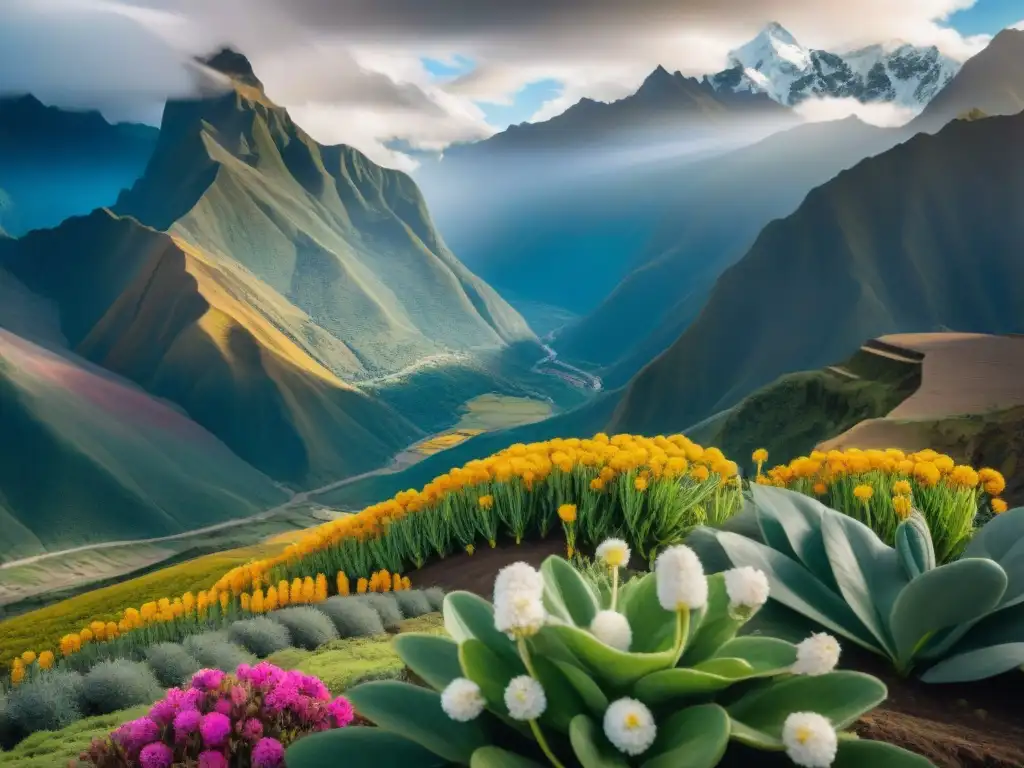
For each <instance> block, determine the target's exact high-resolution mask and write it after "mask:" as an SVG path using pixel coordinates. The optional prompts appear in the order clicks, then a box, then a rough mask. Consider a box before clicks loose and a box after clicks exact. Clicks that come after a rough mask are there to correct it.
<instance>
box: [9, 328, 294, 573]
mask: <svg viewBox="0 0 1024 768" xmlns="http://www.w3.org/2000/svg"><path fill="white" fill-rule="evenodd" d="M0 402H3V408H0V430H2V432H3V435H4V441H5V443H6V444H8V445H11V446H14V450H10V451H5V452H4V454H3V461H0V529H2V530H3V536H2V537H0V562H5V561H8V560H12V559H19V558H23V557H31V556H33V555H38V554H42V553H44V552H46V551H55V550H60V549H64V548H68V547H75V546H81V545H84V544H90V543H96V542H103V541H123V540H127V539H133V538H153V537H159V536H167V535H173V534H175V533H181V532H183V531H188V530H194V529H196V528H201V527H205V526H209V525H215V524H217V523H221V522H225V521H228V520H231V519H234V518H240V517H248V516H251V515H255V514H257V513H258V512H261V511H263V510H264V509H266V508H267V507H271V506H274V505H275V504H280V503H282V502H283V501H285V499H286V498H287V494H285V493H284V492H283V491H282V490H281V489H279V488H277V487H276V486H275V485H274V484H273V483H272V482H271V480H270V478H268V477H267V476H266V475H263V474H261V473H259V472H257V471H256V470H254V469H253V468H252V467H251V466H249V465H248V464H246V463H245V462H243V461H242V460H241V459H239V458H238V457H237V456H236V455H234V454H233V453H232V452H231V451H230V450H229V449H228V448H227V447H226V446H225V445H224V444H223V443H221V442H220V441H219V440H217V439H216V438H214V437H213V436H212V435H211V434H210V433H209V432H207V431H206V430H204V429H202V428H201V427H199V426H197V425H196V424H195V423H194V422H192V421H190V420H189V419H188V418H187V417H186V416H185V415H184V414H182V413H181V412H180V411H178V410H175V409H174V408H172V407H170V406H169V405H168V404H167V403H164V402H161V401H160V400H158V399H156V398H154V397H152V396H151V395H149V394H147V393H146V392H144V391H142V390H141V389H139V388H138V387H136V386H134V385H133V384H131V383H130V382H128V381H126V380H124V379H122V378H120V377H117V376H114V375H111V374H110V373H109V372H107V371H104V370H103V369H101V368H98V367H96V366H93V365H90V364H89V363H87V362H86V361H84V360H82V359H81V358H78V357H77V356H75V355H72V354H70V353H67V352H58V351H55V350H52V349H47V348H46V347H44V346H40V345H37V344H33V343H31V342H29V341H26V340H24V339H22V338H20V337H18V336H15V335H13V334H12V333H10V332H8V331H5V330H3V329H0Z"/></svg>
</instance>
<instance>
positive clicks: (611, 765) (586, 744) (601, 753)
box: [569, 715, 629, 768]
mask: <svg viewBox="0 0 1024 768" xmlns="http://www.w3.org/2000/svg"><path fill="white" fill-rule="evenodd" d="M569 741H570V743H571V744H572V751H573V752H574V753H575V755H576V759H577V760H579V761H580V765H581V766H582V768H629V763H628V762H626V757H625V755H623V754H622V753H621V752H619V751H618V750H616V749H615V747H613V746H612V745H611V744H609V743H608V739H606V738H605V737H604V734H603V733H602V732H601V729H600V728H599V727H598V726H597V723H595V722H594V721H593V720H591V719H590V718H589V717H587V716H586V715H579V716H577V717H574V718H573V721H572V725H570V726H569Z"/></svg>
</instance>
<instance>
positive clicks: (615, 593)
mask: <svg viewBox="0 0 1024 768" xmlns="http://www.w3.org/2000/svg"><path fill="white" fill-rule="evenodd" d="M618 602H619V569H618V568H617V567H613V568H612V610H613V611H614V610H615V606H616V605H617V604H618Z"/></svg>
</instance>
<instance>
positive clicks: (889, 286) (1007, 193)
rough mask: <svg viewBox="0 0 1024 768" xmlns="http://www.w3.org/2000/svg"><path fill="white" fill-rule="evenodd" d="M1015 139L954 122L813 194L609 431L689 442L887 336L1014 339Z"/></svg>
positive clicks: (1019, 225)
mask: <svg viewBox="0 0 1024 768" xmlns="http://www.w3.org/2000/svg"><path fill="white" fill-rule="evenodd" d="M1022 126H1024V116H1014V117H993V118H988V119H985V120H977V121H973V122H963V121H957V122H955V123H953V124H951V125H949V126H948V127H947V128H945V129H944V130H943V131H942V132H940V133H939V134H937V135H935V136H925V135H922V136H918V137H916V138H914V139H912V140H911V141H909V142H907V143H906V144H903V145H900V146H898V147H896V148H894V149H892V150H889V151H888V152H886V153H885V154H883V155H880V156H878V157H875V158H871V159H869V160H865V161H864V162H862V163H860V164H859V165H857V166H856V167H855V168H853V169H851V170H849V171H845V172H843V173H841V174H840V175H839V176H838V177H836V178H835V179H834V180H833V181H831V182H829V183H827V184H825V185H824V186H822V187H819V188H818V189H816V190H814V191H813V192H812V193H811V194H810V195H808V197H807V199H806V200H805V201H804V203H803V205H801V206H800V208H799V209H798V210H797V211H796V212H795V213H794V214H793V215H791V216H789V217H787V218H786V219H782V220H778V221H775V222H772V224H770V225H769V226H768V227H766V228H765V229H764V231H763V232H762V233H761V235H760V236H759V237H758V239H757V242H756V243H755V244H754V247H753V248H752V249H751V250H750V251H749V252H748V253H747V255H746V256H745V257H744V258H743V259H742V260H741V261H740V262H739V263H738V264H736V265H735V266H734V267H732V268H730V269H729V270H727V271H726V272H725V274H723V275H722V277H721V278H720V279H719V281H718V283H717V285H716V287H715V290H714V291H713V293H712V295H711V298H710V299H709V301H708V303H707V305H706V306H705V307H704V309H703V311H702V312H701V313H700V315H699V316H698V317H697V319H696V320H695V321H694V323H693V324H692V325H691V326H690V327H689V328H687V330H686V331H685V332H684V333H683V334H682V336H680V337H679V339H678V340H677V341H676V342H675V343H674V344H673V345H672V346H671V347H670V348H669V349H668V350H667V351H666V352H664V353H663V354H662V355H661V356H660V357H658V358H657V359H655V360H654V361H652V362H651V363H650V364H649V365H648V366H647V367H646V368H645V369H644V370H643V371H641V372H640V374H639V375H638V376H637V377H636V378H635V379H634V380H633V381H632V382H631V384H630V386H629V388H628V390H627V392H626V394H625V397H624V399H623V401H622V403H621V404H620V406H619V408H618V410H617V412H616V415H615V418H613V419H612V421H611V424H610V427H611V428H613V429H615V430H616V431H640V432H647V431H652V430H653V431H659V432H660V431H667V430H671V429H677V428H683V429H685V428H687V427H688V426H690V425H692V424H694V423H696V422H698V421H700V420H701V419H704V418H706V417H707V416H708V415H710V414H713V413H716V412H717V411H720V410H722V409H725V408H728V407H730V406H732V405H734V404H735V403H737V402H738V401H739V400H740V399H741V398H742V397H744V396H745V395H747V394H748V393H750V392H752V391H754V390H755V389H757V388H758V387H761V386H764V385H765V384H767V383H769V382H770V381H772V380H773V379H775V378H776V377H778V376H780V375H783V374H785V373H787V372H791V371H794V370H807V369H813V368H818V367H821V366H824V365H827V364H829V363H830V362H833V361H835V360H837V359H840V358H841V357H842V355H843V354H845V353H846V351H847V350H849V349H851V348H855V347H856V346H857V345H858V344H860V343H861V341H862V340H863V339H865V338H872V337H876V336H880V335H884V334H886V333H894V332H903V331H931V330H941V329H945V328H955V329H957V330H962V331H980V332H990V333H1000V332H1008V331H1019V330H1024V315H1022V314H1021V307H1022V306H1024V279H1022V278H1024V265H1022V263H1021V261H1020V259H1019V258H1018V253H1019V250H1020V247H1021V244H1022V243H1024V221H1022V220H1021V218H1020V217H1019V216H1018V215H1017V213H1016V210H1017V206H1016V200H1017V198H1018V197H1019V195H1020V189H1021V186H1020V185H1021V179H1022V178H1024V149H1022V147H1021V145H1020V142H1019V141H1017V135H1018V134H1019V131H1020V130H1021V127H1022Z"/></svg>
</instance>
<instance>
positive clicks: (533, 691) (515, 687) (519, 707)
mask: <svg viewBox="0 0 1024 768" xmlns="http://www.w3.org/2000/svg"><path fill="white" fill-rule="evenodd" d="M505 706H506V707H508V714H509V716H510V717H511V718H512V719H513V720H536V719H537V718H538V717H540V716H541V715H543V714H544V710H545V709H547V707H548V700H547V697H546V696H545V695H544V689H543V688H542V687H541V685H540V683H538V682H537V681H536V680H534V679H533V678H532V677H530V676H529V675H520V676H519V677H513V678H512V679H511V680H510V681H509V684H508V687H507V688H506V689H505Z"/></svg>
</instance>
